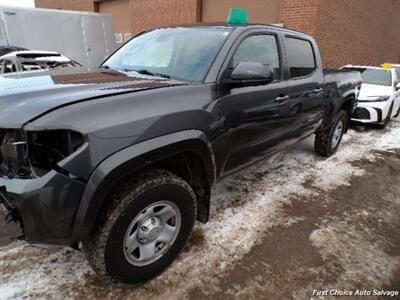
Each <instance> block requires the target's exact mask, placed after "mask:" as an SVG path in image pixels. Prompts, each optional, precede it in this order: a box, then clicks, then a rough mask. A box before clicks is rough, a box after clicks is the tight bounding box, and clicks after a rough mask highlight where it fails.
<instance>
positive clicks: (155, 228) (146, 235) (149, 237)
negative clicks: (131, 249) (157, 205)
mask: <svg viewBox="0 0 400 300" xmlns="http://www.w3.org/2000/svg"><path fill="white" fill-rule="evenodd" d="M162 230H163V224H162V221H161V220H160V219H159V218H158V217H150V218H148V219H146V220H144V221H143V222H142V224H141V225H140V227H139V232H138V240H139V242H140V243H148V242H151V241H154V240H155V239H156V238H157V237H158V236H159V235H160V233H161V231H162Z"/></svg>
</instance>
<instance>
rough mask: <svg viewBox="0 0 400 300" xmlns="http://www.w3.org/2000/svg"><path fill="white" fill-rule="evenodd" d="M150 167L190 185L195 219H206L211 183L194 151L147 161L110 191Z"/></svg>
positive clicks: (198, 156) (116, 183)
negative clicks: (179, 178) (195, 208)
mask: <svg viewBox="0 0 400 300" xmlns="http://www.w3.org/2000/svg"><path fill="white" fill-rule="evenodd" d="M150 168H151V169H157V168H158V169H164V170H167V171H170V172H172V173H174V174H175V175H177V176H179V177H181V178H182V179H183V180H185V181H186V182H187V183H188V184H189V185H190V186H191V187H192V189H193V191H194V193H195V195H196V200H197V219H198V220H199V221H200V222H203V223H206V222H207V221H208V218H209V212H210V189H211V183H210V182H209V180H208V179H207V175H206V169H205V165H204V163H203V160H202V159H201V156H200V155H199V154H197V153H196V152H195V151H187V152H182V153H178V154H175V155H172V156H169V157H166V158H164V159H161V160H158V161H155V162H150V163H147V164H146V166H145V167H142V168H140V169H138V170H136V171H134V172H130V173H126V174H125V175H124V176H123V177H121V178H119V179H118V180H117V181H116V182H115V183H114V184H113V187H112V188H111V190H110V193H113V192H115V189H116V188H117V187H118V186H119V185H120V183H121V182H123V181H125V180H126V179H127V178H130V177H133V176H138V175H140V174H141V173H143V172H144V171H146V170H148V169H150ZM109 198H110V197H106V199H105V201H104V203H103V204H102V206H101V208H100V211H104V210H106V209H107V207H108V206H109V205H110V203H109V202H110V201H108V200H107V199H109ZM99 215H101V214H99Z"/></svg>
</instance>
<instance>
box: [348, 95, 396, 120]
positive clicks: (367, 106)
mask: <svg viewBox="0 0 400 300" xmlns="http://www.w3.org/2000/svg"><path fill="white" fill-rule="evenodd" d="M390 104H391V101H389V100H388V101H383V102H358V105H357V108H356V109H355V111H354V112H353V114H352V116H351V120H352V121H355V122H360V123H382V122H383V121H384V120H385V118H386V116H387V114H388V112H389V108H390Z"/></svg>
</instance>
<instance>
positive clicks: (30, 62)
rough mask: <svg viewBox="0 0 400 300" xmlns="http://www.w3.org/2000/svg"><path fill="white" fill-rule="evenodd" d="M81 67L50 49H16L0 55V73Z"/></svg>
mask: <svg viewBox="0 0 400 300" xmlns="http://www.w3.org/2000/svg"><path fill="white" fill-rule="evenodd" d="M66 67H81V65H80V64H79V63H77V62H76V61H73V60H70V59H69V58H67V57H65V56H64V55H61V54H59V53H57V52H50V51H16V52H11V53H8V54H6V55H3V56H1V57H0V74H6V73H13V72H24V71H37V70H46V69H55V68H66Z"/></svg>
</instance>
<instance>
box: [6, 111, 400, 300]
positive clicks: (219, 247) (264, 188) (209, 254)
mask: <svg viewBox="0 0 400 300" xmlns="http://www.w3.org/2000/svg"><path fill="white" fill-rule="evenodd" d="M392 148H400V120H399V119H396V120H393V121H392V123H391V125H390V126H389V128H387V129H386V130H384V131H380V130H376V129H367V130H361V128H355V129H352V130H350V132H349V133H348V134H347V135H346V136H345V139H344V141H343V144H342V145H341V148H340V150H339V151H338V153H337V154H336V155H334V156H333V157H330V158H329V159H323V158H320V157H317V156H316V155H315V154H314V152H313V138H309V139H307V140H305V141H303V142H302V143H300V144H299V145H297V146H295V147H294V148H292V149H291V150H290V151H288V152H285V153H280V154H277V155H275V156H273V157H272V158H270V159H267V160H265V161H262V162H260V163H258V164H256V165H255V166H253V167H250V168H249V169H247V170H245V171H243V172H241V173H239V174H237V175H235V176H233V177H231V178H229V179H227V180H225V181H223V182H221V183H220V184H218V185H217V186H216V187H215V188H214V189H213V197H212V214H211V220H210V221H209V222H208V223H207V224H197V225H196V228H195V231H194V234H193V238H192V241H191V243H190V245H189V246H188V247H187V248H186V249H185V250H184V252H183V253H182V255H181V256H180V257H179V259H178V260H177V262H176V263H174V264H173V265H172V267H170V268H169V269H168V270H167V271H166V272H165V273H164V274H162V275H161V276H160V277H158V278H156V279H155V280H152V281H151V282H149V283H146V284H144V285H142V286H140V287H132V286H126V285H122V284H114V283H100V282H98V281H97V279H96V277H95V275H94V274H93V272H92V270H91V269H90V267H89V265H88V263H87V261H86V260H85V258H84V256H83V254H82V253H80V252H78V251H74V250H71V249H68V248H39V247H32V246H29V245H26V244H21V243H15V244H12V245H10V246H7V247H5V248H0V272H1V273H0V299H15V298H35V299H36V298H46V299H48V298H51V299H68V298H77V297H79V298H83V299H90V298H91V297H92V298H93V299H94V298H97V297H99V295H101V296H102V297H104V298H110V299H115V298H119V297H121V298H128V297H129V298H137V299H158V298H161V297H164V298H166V299H178V298H179V299H181V298H184V297H187V296H188V295H187V293H188V290H190V289H191V288H192V287H195V286H199V285H201V286H208V285H213V286H216V284H215V283H216V281H218V279H217V276H216V275H217V274H218V273H220V272H222V271H224V270H226V269H227V268H228V267H229V266H232V265H233V264H234V263H235V262H237V261H238V260H240V259H241V258H243V256H245V255H246V254H247V253H248V252H249V251H250V250H251V248H252V247H253V246H254V245H255V244H256V243H257V242H258V241H259V240H260V238H261V237H262V236H264V235H265V234H266V233H267V232H268V231H269V230H270V229H271V228H273V227H274V226H278V225H279V226H288V227H289V226H292V225H293V224H295V223H296V222H298V221H299V220H300V219H296V218H287V217H286V216H285V215H284V214H283V213H282V210H281V208H282V206H284V205H287V204H288V203H290V197H291V196H293V195H304V196H307V195H309V194H310V193H312V191H311V189H310V188H309V187H314V188H318V189H320V190H323V191H327V190H330V189H333V188H335V187H337V186H340V185H344V184H347V183H348V179H349V178H350V177H351V176H360V175H362V174H363V173H364V171H363V169H360V168H359V167H357V166H356V165H355V164H352V162H355V161H357V160H360V159H363V158H368V159H369V160H374V158H375V157H376V156H377V155H379V154H376V153H375V154H374V153H373V151H374V150H389V149H392ZM340 225H341V224H337V227H338V228H341V227H340ZM331 231H332V229H331V228H329V227H328V228H321V229H320V230H318V231H316V232H315V233H313V235H312V236H311V237H310V239H311V240H312V241H313V243H315V245H316V246H318V245H320V244H321V239H322V237H325V238H326V237H330V236H331V234H330V233H331ZM321 233H324V234H321ZM318 237H320V239H319V238H318ZM324 242H327V240H326V239H325V240H324ZM331 243H335V239H334V238H333V239H332V240H331ZM361 245H363V244H362V243H361ZM328 248H329V247H328ZM328 248H326V249H328ZM329 249H330V251H335V249H334V248H329ZM355 250H357V251H362V248H361V249H355ZM326 251H328V250H326ZM377 251H378V250H377ZM328 252H329V251H328ZM328 252H327V255H329V253H328ZM356 253H357V252H356ZM331 254H332V253H331ZM334 254H335V253H333V254H332V255H334ZM376 255H377V256H379V255H381V253H379V252H377V254H376ZM382 255H383V254H382ZM349 259H353V258H349ZM383 267H384V266H383Z"/></svg>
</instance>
